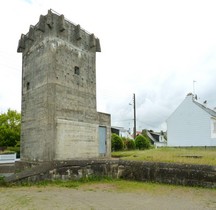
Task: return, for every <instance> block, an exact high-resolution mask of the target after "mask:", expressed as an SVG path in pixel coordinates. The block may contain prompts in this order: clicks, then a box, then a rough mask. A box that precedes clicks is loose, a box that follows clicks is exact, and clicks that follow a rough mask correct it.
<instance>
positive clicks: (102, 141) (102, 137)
mask: <svg viewBox="0 0 216 210" xmlns="http://www.w3.org/2000/svg"><path fill="white" fill-rule="evenodd" d="M99 153H100V154H106V127H102V126H99Z"/></svg>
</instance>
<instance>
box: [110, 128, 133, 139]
mask: <svg viewBox="0 0 216 210" xmlns="http://www.w3.org/2000/svg"><path fill="white" fill-rule="evenodd" d="M111 133H115V134H117V135H119V136H120V137H126V138H130V134H129V132H128V130H126V129H125V128H123V127H117V126H112V127H111Z"/></svg>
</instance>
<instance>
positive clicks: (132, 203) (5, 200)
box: [0, 184, 216, 210]
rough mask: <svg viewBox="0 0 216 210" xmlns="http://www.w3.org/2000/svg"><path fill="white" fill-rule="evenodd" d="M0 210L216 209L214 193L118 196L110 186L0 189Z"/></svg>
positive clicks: (152, 192)
mask: <svg viewBox="0 0 216 210" xmlns="http://www.w3.org/2000/svg"><path fill="white" fill-rule="evenodd" d="M0 209H3V210H6V209H8V210H9V209H16V210H19V209H22V210H25V209H28V210H29V209H31V210H34V209H35V210H38V209H40V210H43V209H44V210H49V209H52V210H55V209H61V210H65V209H68V210H69V209H70V210H72V209H73V210H85V209H88V210H105V209H109V210H114V209H116V210H118V209H121V210H127V209H129V210H132V209H134V210H142V209H148V210H151V209H152V210H157V209H158V210H159V209H160V210H163V209H164V210H173V209H174V210H187V209H188V210H193V209H194V210H203V209H216V190H210V189H196V188H185V189H184V188H180V189H179V188H173V189H169V190H150V191H149V190H145V189H142V190H139V191H132V192H127V191H126V192H125V191H124V192H121V191H119V190H116V189H115V186H112V185H111V184H93V185H90V186H82V187H79V188H78V189H71V188H64V187H52V186H48V187H14V188H0Z"/></svg>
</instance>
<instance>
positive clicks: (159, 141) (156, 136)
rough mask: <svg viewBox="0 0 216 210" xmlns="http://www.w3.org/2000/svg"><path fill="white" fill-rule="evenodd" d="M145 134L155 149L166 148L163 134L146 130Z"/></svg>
mask: <svg viewBox="0 0 216 210" xmlns="http://www.w3.org/2000/svg"><path fill="white" fill-rule="evenodd" d="M146 134H147V136H148V137H149V138H150V139H151V142H152V144H154V145H155V147H156V148H157V147H165V146H167V141H166V139H165V136H164V133H161V132H153V131H148V130H146Z"/></svg>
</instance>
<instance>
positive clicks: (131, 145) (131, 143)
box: [124, 139, 136, 150]
mask: <svg viewBox="0 0 216 210" xmlns="http://www.w3.org/2000/svg"><path fill="white" fill-rule="evenodd" d="M124 143H125V148H126V150H134V149H136V145H135V141H134V140H133V139H126V140H125V142H124Z"/></svg>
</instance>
